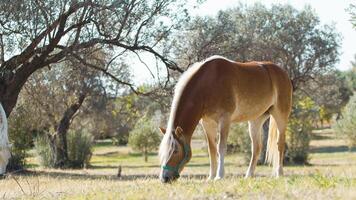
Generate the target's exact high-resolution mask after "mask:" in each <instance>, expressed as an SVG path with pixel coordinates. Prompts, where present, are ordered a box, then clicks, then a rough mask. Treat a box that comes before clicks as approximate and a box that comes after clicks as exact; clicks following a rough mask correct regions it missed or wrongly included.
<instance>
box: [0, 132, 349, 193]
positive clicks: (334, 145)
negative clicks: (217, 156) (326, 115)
mask: <svg viewBox="0 0 356 200" xmlns="http://www.w3.org/2000/svg"><path fill="white" fill-rule="evenodd" d="M203 144H204V143H203V141H201V140H194V145H193V147H194V148H193V158H192V160H191V162H190V163H189V165H188V166H187V167H186V168H185V169H184V172H183V173H182V177H181V178H180V179H179V180H178V181H176V182H174V183H172V184H162V183H161V182H160V181H159V180H158V173H159V170H160V169H159V165H158V159H157V155H155V154H151V155H150V157H149V161H148V162H147V163H145V162H144V159H143V157H142V156H141V155H140V154H137V153H134V152H132V151H131V150H130V148H128V147H115V146H112V145H111V143H110V141H101V142H98V143H97V144H96V145H95V148H94V155H93V157H92V160H91V166H90V167H89V168H88V169H84V170H48V169H42V168H40V167H38V165H37V162H36V159H35V158H33V157H30V158H29V160H28V161H29V163H30V165H29V167H30V168H29V172H28V173H26V174H13V175H10V176H8V177H7V178H5V179H3V180H0V198H4V199H8V198H15V199H49V198H51V199H171V200H173V199H356V151H352V152H349V151H348V150H347V148H346V145H345V143H344V142H343V141H342V140H340V139H337V138H335V136H334V134H333V132H332V131H330V130H323V131H315V133H314V136H313V140H312V141H311V149H310V151H311V154H310V165H307V166H286V167H285V177H283V178H278V179H276V178H271V177H270V174H271V170H272V169H271V167H268V166H258V167H257V171H256V174H257V176H256V177H255V178H250V179H244V178H243V175H244V172H245V171H246V169H247V166H246V163H245V162H244V161H243V158H242V156H241V155H229V156H227V158H226V173H227V175H226V178H225V179H224V180H221V181H209V182H207V181H206V178H207V175H208V172H209V161H208V155H207V151H206V148H203V146H204V145H203ZM118 166H121V168H122V176H121V177H117V171H118Z"/></svg>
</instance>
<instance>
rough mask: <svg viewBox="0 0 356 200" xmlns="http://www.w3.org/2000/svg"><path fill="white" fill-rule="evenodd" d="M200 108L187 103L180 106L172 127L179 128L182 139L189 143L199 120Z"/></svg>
mask: <svg viewBox="0 0 356 200" xmlns="http://www.w3.org/2000/svg"><path fill="white" fill-rule="evenodd" d="M201 114H202V112H201V106H200V105H196V104H191V103H188V104H187V105H183V106H181V109H179V112H177V114H176V116H175V122H174V127H177V126H180V127H181V128H182V129H183V134H184V137H185V138H186V140H187V142H188V143H190V141H191V138H192V135H193V132H194V130H195V128H196V126H197V125H198V123H199V120H200V119H201Z"/></svg>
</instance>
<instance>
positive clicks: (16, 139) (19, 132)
mask: <svg viewBox="0 0 356 200" xmlns="http://www.w3.org/2000/svg"><path fill="white" fill-rule="evenodd" d="M27 119H28V113H27V111H26V110H25V109H24V108H23V107H21V106H20V107H17V108H16V110H15V111H14V112H13V113H12V115H11V117H10V118H9V141H10V143H11V144H12V147H11V154H12V156H11V158H10V160H9V164H8V169H9V170H17V169H21V168H23V167H24V166H25V164H26V160H25V158H26V155H27V153H26V152H27V150H28V149H30V148H31V146H32V134H31V133H32V131H31V124H30V122H29V120H27Z"/></svg>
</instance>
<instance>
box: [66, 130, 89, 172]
mask: <svg viewBox="0 0 356 200" xmlns="http://www.w3.org/2000/svg"><path fill="white" fill-rule="evenodd" d="M92 146H93V136H92V135H90V134H89V133H88V132H75V131H69V132H68V135H67V147H68V159H69V167H71V168H83V167H85V166H88V164H89V161H90V158H91V156H92Z"/></svg>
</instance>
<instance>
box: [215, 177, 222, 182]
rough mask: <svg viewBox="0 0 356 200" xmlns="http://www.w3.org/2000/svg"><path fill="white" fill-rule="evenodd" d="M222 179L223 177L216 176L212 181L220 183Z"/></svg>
mask: <svg viewBox="0 0 356 200" xmlns="http://www.w3.org/2000/svg"><path fill="white" fill-rule="evenodd" d="M222 179H223V177H221V176H217V177H215V178H214V181H220V180H222Z"/></svg>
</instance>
